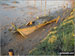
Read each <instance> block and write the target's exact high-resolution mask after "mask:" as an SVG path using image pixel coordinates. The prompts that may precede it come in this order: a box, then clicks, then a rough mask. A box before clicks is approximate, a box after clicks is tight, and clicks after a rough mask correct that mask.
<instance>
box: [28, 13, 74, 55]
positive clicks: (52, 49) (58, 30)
mask: <svg viewBox="0 0 75 56" xmlns="http://www.w3.org/2000/svg"><path fill="white" fill-rule="evenodd" d="M72 15H73V14H71V16H72ZM73 21H74V17H73V18H72V17H68V18H66V20H64V21H63V22H61V23H60V25H58V26H56V27H53V28H52V29H51V31H50V33H49V34H48V36H47V37H46V38H45V40H43V41H42V42H41V43H40V44H39V45H38V46H37V47H36V48H35V49H33V50H32V51H30V52H29V54H31V55H56V54H59V53H60V52H62V51H74V22H73Z"/></svg>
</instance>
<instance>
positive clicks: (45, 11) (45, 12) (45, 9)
mask: <svg viewBox="0 0 75 56" xmlns="http://www.w3.org/2000/svg"><path fill="white" fill-rule="evenodd" d="M44 15H46V0H45V10H44Z"/></svg>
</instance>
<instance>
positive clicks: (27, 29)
mask: <svg viewBox="0 0 75 56" xmlns="http://www.w3.org/2000/svg"><path fill="white" fill-rule="evenodd" d="M67 11H68V13H67ZM71 11H72V9H66V10H65V11H64V12H65V13H64V12H63V13H62V15H59V16H57V17H56V18H50V17H49V16H42V17H39V18H36V20H34V21H30V22H29V23H27V24H26V25H23V26H21V27H19V28H18V29H17V31H18V32H19V33H20V34H21V35H22V36H23V37H25V36H26V35H29V34H31V33H32V32H34V31H35V30H37V29H39V28H41V27H43V26H45V25H47V24H50V23H53V22H56V24H57V23H58V22H61V21H62V20H64V19H65V18H66V17H67V16H70V15H69V14H70V13H71Z"/></svg>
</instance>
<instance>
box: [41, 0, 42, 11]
mask: <svg viewBox="0 0 75 56" xmlns="http://www.w3.org/2000/svg"><path fill="white" fill-rule="evenodd" d="M41 11H42V0H41Z"/></svg>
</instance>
